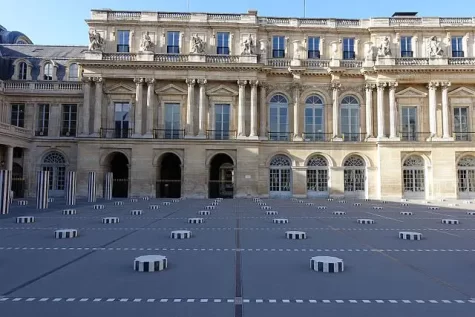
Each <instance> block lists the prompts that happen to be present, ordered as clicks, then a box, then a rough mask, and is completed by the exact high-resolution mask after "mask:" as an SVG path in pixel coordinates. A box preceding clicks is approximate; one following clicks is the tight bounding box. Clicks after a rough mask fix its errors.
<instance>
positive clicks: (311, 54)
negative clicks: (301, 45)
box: [307, 36, 320, 58]
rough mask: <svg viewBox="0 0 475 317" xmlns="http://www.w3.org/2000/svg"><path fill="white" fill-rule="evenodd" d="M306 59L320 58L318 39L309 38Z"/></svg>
mask: <svg viewBox="0 0 475 317" xmlns="http://www.w3.org/2000/svg"><path fill="white" fill-rule="evenodd" d="M307 52H308V58H320V38H319V37H315V36H309V37H308V41H307Z"/></svg>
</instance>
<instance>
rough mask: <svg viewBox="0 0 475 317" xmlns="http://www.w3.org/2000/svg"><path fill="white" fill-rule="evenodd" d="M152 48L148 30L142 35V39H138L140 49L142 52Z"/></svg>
mask: <svg viewBox="0 0 475 317" xmlns="http://www.w3.org/2000/svg"><path fill="white" fill-rule="evenodd" d="M152 49H153V42H152V39H151V38H150V35H149V32H148V31H147V33H145V34H144V35H143V36H142V40H141V41H140V50H141V51H142V52H147V51H151V50H152Z"/></svg>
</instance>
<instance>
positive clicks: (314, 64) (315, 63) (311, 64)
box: [302, 59, 330, 69]
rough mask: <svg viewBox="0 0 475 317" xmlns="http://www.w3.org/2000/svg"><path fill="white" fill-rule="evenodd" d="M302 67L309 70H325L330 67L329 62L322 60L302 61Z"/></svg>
mask: <svg viewBox="0 0 475 317" xmlns="http://www.w3.org/2000/svg"><path fill="white" fill-rule="evenodd" d="M302 65H303V66H304V67H307V68H310V69H312V68H327V67H329V66H330V61H329V60H324V59H305V60H303V61H302Z"/></svg>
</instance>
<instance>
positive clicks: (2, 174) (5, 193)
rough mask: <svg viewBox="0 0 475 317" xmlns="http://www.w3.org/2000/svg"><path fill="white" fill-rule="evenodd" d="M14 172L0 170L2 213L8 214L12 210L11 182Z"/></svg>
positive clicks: (0, 209)
mask: <svg viewBox="0 0 475 317" xmlns="http://www.w3.org/2000/svg"><path fill="white" fill-rule="evenodd" d="M11 177H12V172H11V171H9V170H0V214H1V215H6V214H8V212H9V211H10V184H11Z"/></svg>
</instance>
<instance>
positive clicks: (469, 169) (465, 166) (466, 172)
mask: <svg viewBox="0 0 475 317" xmlns="http://www.w3.org/2000/svg"><path fill="white" fill-rule="evenodd" d="M457 180H458V195H459V198H470V199H473V198H474V197H475V157H474V156H465V157H462V158H461V159H460V160H459V161H458V164H457Z"/></svg>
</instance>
